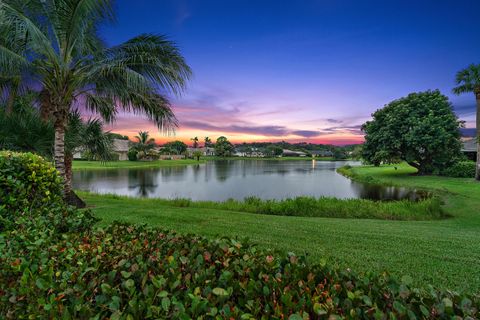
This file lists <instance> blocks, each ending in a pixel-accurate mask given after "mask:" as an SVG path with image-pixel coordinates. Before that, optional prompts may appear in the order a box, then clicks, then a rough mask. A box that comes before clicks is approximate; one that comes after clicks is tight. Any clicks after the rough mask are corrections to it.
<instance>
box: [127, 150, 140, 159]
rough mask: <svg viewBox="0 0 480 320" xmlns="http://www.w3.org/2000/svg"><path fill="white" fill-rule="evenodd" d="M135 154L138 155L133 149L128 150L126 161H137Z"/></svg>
mask: <svg viewBox="0 0 480 320" xmlns="http://www.w3.org/2000/svg"><path fill="white" fill-rule="evenodd" d="M137 153H138V152H137V150H135V149H133V148H132V149H130V150H128V153H127V156H128V160H130V161H137V160H138V158H137Z"/></svg>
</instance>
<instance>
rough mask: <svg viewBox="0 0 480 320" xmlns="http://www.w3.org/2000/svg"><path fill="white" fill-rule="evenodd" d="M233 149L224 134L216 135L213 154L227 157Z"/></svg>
mask: <svg viewBox="0 0 480 320" xmlns="http://www.w3.org/2000/svg"><path fill="white" fill-rule="evenodd" d="M234 149H235V147H234V146H233V144H232V143H231V142H230V141H228V139H227V138H226V137H224V136H221V137H218V139H217V142H215V155H216V156H217V157H229V156H231V155H232V153H233V150H234Z"/></svg>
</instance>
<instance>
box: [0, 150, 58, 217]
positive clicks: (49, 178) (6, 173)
mask: <svg viewBox="0 0 480 320" xmlns="http://www.w3.org/2000/svg"><path fill="white" fill-rule="evenodd" d="M61 201H62V183H61V179H60V177H59V175H58V174H57V171H56V170H55V168H53V166H52V165H51V164H50V163H48V162H47V161H45V160H44V159H43V158H42V157H40V156H37V155H34V154H32V153H16V152H11V151H1V152H0V205H2V206H4V207H5V209H7V210H11V211H16V210H20V211H22V210H29V209H31V208H39V207H45V206H51V205H56V204H57V203H58V202H61Z"/></svg>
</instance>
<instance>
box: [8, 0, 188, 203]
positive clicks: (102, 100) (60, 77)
mask: <svg viewBox="0 0 480 320" xmlns="http://www.w3.org/2000/svg"><path fill="white" fill-rule="evenodd" d="M112 3H113V0H30V1H18V0H2V1H0V16H1V19H0V38H3V39H4V40H2V41H0V78H2V79H7V80H8V81H7V82H9V83H11V79H17V80H18V83H19V84H18V86H17V87H24V86H29V87H30V88H36V89H37V90H40V93H41V94H40V99H39V100H40V101H39V102H40V108H41V113H42V115H44V116H45V117H46V118H48V119H50V120H52V122H53V125H54V128H55V143H54V159H55V167H56V168H57V170H58V171H59V172H60V175H61V176H62V177H64V178H65V180H66V175H65V128H66V126H67V123H68V115H69V114H70V113H71V112H72V111H73V110H75V109H76V108H77V107H78V106H82V107H84V108H85V109H87V110H90V111H92V112H94V113H98V114H100V115H101V116H102V118H103V119H104V120H105V121H113V120H114V119H115V116H116V114H117V112H118V110H119V109H122V110H124V111H127V112H133V113H135V114H144V115H146V116H147V117H148V118H149V119H150V120H152V121H153V122H154V123H155V124H156V125H157V126H158V127H159V129H162V130H171V129H174V128H175V127H176V125H177V121H176V118H175V115H174V114H173V111H172V109H171V105H170V102H169V101H168V99H167V98H166V97H165V93H173V94H179V93H180V92H182V91H183V89H184V88H185V85H186V82H187V80H188V79H189V77H190V75H191V70H190V68H189V67H188V65H187V64H186V62H185V60H184V58H183V57H182V56H181V54H180V52H179V50H178V48H177V47H176V46H175V44H174V43H173V42H171V41H170V40H168V39H167V38H166V37H165V36H160V35H152V34H142V35H139V36H136V37H134V38H132V39H130V40H128V41H126V42H124V43H122V44H119V45H116V46H113V47H108V46H106V45H105V43H103V41H102V40H101V39H100V37H99V36H98V29H99V27H100V25H102V24H103V23H105V22H111V21H113V20H114V16H115V14H114V11H113V7H112ZM19 75H22V76H21V78H20V77H19ZM9 88H10V89H9ZM11 88H12V86H11V85H10V86H2V89H3V90H7V91H9V92H8V93H9V94H10V95H12V94H15V92H14V90H12V89H11ZM160 90H161V92H162V94H161V93H159V92H160ZM64 192H65V193H68V192H70V190H69V186H68V185H65V190H64Z"/></svg>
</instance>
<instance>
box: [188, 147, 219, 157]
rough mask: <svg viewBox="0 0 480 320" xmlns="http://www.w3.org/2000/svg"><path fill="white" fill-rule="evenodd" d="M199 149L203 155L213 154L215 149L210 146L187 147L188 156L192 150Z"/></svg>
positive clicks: (191, 153)
mask: <svg viewBox="0 0 480 320" xmlns="http://www.w3.org/2000/svg"><path fill="white" fill-rule="evenodd" d="M197 151H200V152H201V153H202V155H203V156H207V157H208V156H214V155H215V149H214V148H211V147H200V148H190V147H188V148H187V154H188V155H189V156H192V155H193V153H194V152H197Z"/></svg>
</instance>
